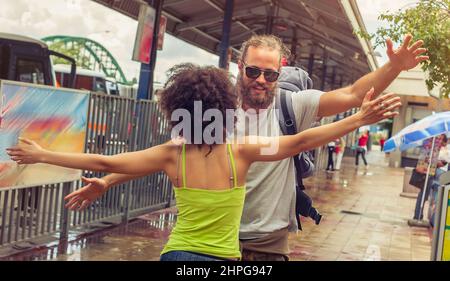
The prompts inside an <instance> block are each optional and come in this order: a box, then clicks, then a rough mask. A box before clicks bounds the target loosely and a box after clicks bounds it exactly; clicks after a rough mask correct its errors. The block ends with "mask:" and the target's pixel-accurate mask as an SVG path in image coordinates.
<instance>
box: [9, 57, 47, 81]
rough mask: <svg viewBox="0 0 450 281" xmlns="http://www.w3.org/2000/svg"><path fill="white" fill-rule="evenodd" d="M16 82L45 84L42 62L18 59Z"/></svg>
mask: <svg viewBox="0 0 450 281" xmlns="http://www.w3.org/2000/svg"><path fill="white" fill-rule="evenodd" d="M16 67H17V68H16V78H15V80H16V81H21V82H26V83H34V84H42V85H44V84H45V80H44V65H43V64H42V62H40V61H34V60H26V59H17V64H16Z"/></svg>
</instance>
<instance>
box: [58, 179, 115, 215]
mask: <svg viewBox="0 0 450 281" xmlns="http://www.w3.org/2000/svg"><path fill="white" fill-rule="evenodd" d="M81 180H82V181H83V183H85V184H86V185H85V186H83V187H82V188H80V189H78V190H77V191H74V192H72V193H70V194H69V195H67V196H66V197H64V200H66V201H68V202H67V204H66V208H68V209H69V210H78V211H81V210H84V209H86V207H87V206H89V205H90V204H91V203H92V202H94V201H95V200H96V199H97V198H99V197H101V196H102V195H103V194H104V193H105V192H106V191H107V189H108V184H107V183H106V181H105V180H103V179H99V178H85V177H81Z"/></svg>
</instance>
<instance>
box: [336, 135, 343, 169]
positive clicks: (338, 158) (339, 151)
mask: <svg viewBox="0 0 450 281" xmlns="http://www.w3.org/2000/svg"><path fill="white" fill-rule="evenodd" d="M344 150H345V140H344V138H343V137H340V138H339V139H337V140H336V147H335V149H334V152H335V153H336V167H335V169H336V170H338V171H339V170H340V169H341V163H342V157H343V156H344Z"/></svg>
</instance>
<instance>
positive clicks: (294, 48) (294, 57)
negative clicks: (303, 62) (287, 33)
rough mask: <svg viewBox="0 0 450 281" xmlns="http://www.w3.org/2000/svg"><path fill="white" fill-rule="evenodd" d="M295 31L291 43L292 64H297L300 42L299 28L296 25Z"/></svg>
mask: <svg viewBox="0 0 450 281" xmlns="http://www.w3.org/2000/svg"><path fill="white" fill-rule="evenodd" d="M293 32H294V37H293V38H292V44H291V58H292V59H291V63H290V65H291V66H295V65H296V62H297V44H298V40H297V29H296V28H295V27H294V28H293Z"/></svg>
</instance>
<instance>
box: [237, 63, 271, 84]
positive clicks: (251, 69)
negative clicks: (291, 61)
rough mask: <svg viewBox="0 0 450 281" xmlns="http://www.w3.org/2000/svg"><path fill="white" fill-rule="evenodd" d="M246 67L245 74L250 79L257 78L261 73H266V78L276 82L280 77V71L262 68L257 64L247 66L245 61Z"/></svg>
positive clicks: (268, 80)
mask: <svg viewBox="0 0 450 281" xmlns="http://www.w3.org/2000/svg"><path fill="white" fill-rule="evenodd" d="M242 63H243V64H244V69H245V75H247V77H248V78H250V79H257V78H258V77H259V76H260V75H261V73H264V79H266V81H267V82H275V81H277V80H278V77H279V76H280V73H279V72H278V71H275V70H267V69H266V70H262V69H261V68H259V67H256V66H247V65H246V64H245V63H244V62H242Z"/></svg>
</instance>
